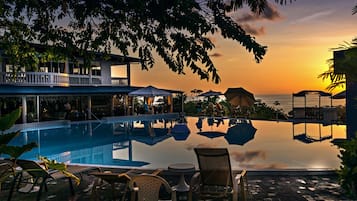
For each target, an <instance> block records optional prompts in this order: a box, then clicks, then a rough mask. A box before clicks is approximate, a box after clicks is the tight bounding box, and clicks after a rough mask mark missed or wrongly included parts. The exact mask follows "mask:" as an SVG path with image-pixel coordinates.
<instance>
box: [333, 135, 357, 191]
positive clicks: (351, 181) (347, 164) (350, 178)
mask: <svg viewBox="0 0 357 201" xmlns="http://www.w3.org/2000/svg"><path fill="white" fill-rule="evenodd" d="M335 144H337V145H338V146H339V147H340V155H339V156H338V157H339V158H340V159H341V166H340V170H338V174H339V180H340V183H341V186H342V188H343V189H344V190H345V191H346V192H347V193H348V195H350V196H351V197H352V198H357V138H356V137H355V138H352V139H350V140H346V141H343V142H340V143H339V142H337V143H335Z"/></svg>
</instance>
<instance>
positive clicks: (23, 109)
mask: <svg viewBox="0 0 357 201" xmlns="http://www.w3.org/2000/svg"><path fill="white" fill-rule="evenodd" d="M21 100H22V123H27V118H26V117H27V103H26V96H22V97H21Z"/></svg>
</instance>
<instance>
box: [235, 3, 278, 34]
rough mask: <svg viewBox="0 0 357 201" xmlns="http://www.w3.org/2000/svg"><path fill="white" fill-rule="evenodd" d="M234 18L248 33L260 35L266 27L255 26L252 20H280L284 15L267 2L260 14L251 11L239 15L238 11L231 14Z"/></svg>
mask: <svg viewBox="0 0 357 201" xmlns="http://www.w3.org/2000/svg"><path fill="white" fill-rule="evenodd" d="M231 17H232V19H233V20H234V21H236V22H237V23H238V24H239V25H240V26H241V27H242V28H243V29H244V31H246V32H247V33H248V34H251V35H255V36H259V35H264V34H265V27H263V26H261V27H254V26H252V25H251V24H249V23H250V22H255V21H262V20H269V21H278V20H281V19H283V18H284V17H283V16H282V15H281V14H280V12H279V11H278V9H277V8H276V7H275V6H274V5H273V4H270V3H267V5H266V7H265V9H264V11H263V12H262V13H260V14H257V13H253V12H249V13H244V14H242V15H239V14H238V12H235V13H233V14H232V15H231Z"/></svg>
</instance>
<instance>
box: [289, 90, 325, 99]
mask: <svg viewBox="0 0 357 201" xmlns="http://www.w3.org/2000/svg"><path fill="white" fill-rule="evenodd" d="M310 94H317V95H319V96H331V95H332V94H331V93H327V92H324V91H319V90H303V91H300V92H298V93H294V94H293V96H295V97H303V96H306V95H310Z"/></svg>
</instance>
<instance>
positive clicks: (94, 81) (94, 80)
mask: <svg viewBox="0 0 357 201" xmlns="http://www.w3.org/2000/svg"><path fill="white" fill-rule="evenodd" d="M2 84H10V85H26V86H30V85H34V86H40V85H44V86H92V85H96V86H98V85H108V84H103V83H102V77H101V76H88V75H73V74H66V73H44V72H25V73H22V72H20V73H15V74H14V73H7V72H0V85H2ZM109 85H115V86H127V85H128V79H127V78H112V83H111V84H109Z"/></svg>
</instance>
